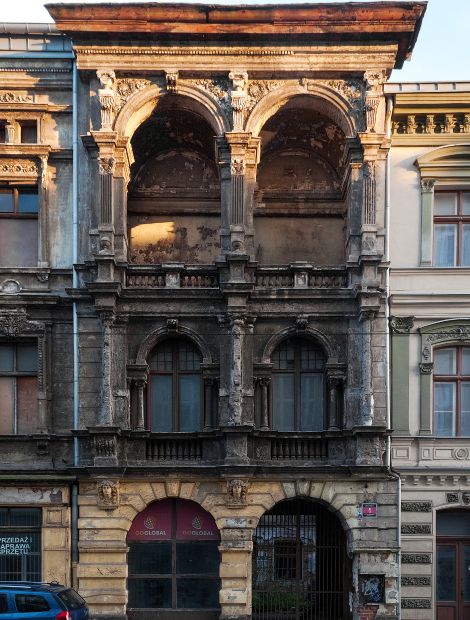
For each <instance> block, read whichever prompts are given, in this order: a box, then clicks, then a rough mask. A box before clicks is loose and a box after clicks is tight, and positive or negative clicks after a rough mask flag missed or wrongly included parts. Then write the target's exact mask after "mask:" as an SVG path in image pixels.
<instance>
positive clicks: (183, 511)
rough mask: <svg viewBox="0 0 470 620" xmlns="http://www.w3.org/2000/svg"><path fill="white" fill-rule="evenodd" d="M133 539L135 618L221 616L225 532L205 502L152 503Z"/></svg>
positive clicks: (131, 604) (131, 601)
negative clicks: (223, 537) (221, 535)
mask: <svg viewBox="0 0 470 620" xmlns="http://www.w3.org/2000/svg"><path fill="white" fill-rule="evenodd" d="M127 543H128V546H129V554H128V568H129V573H128V574H129V577H128V592H129V602H128V615H129V618H135V619H140V618H144V617H145V618H150V617H152V618H153V617H155V618H163V617H166V616H169V615H171V616H173V615H182V613H183V612H184V613H187V614H188V618H189V616H191V618H196V617H197V618H201V619H202V618H204V619H206V620H208V619H211V620H213V619H215V618H216V617H217V615H218V610H219V590H220V578H219V564H220V552H219V544H220V535H219V530H218V528H217V526H216V524H215V521H214V519H213V517H212V516H211V515H210V514H209V513H208V512H206V511H205V510H204V509H203V508H201V506H199V504H196V503H195V502H191V501H188V500H179V499H164V500H161V501H159V502H155V503H153V504H151V505H150V506H148V507H147V508H146V509H145V510H143V511H142V512H141V513H140V514H138V515H137V517H136V518H135V519H134V521H133V523H132V525H131V528H130V530H129V533H128V535H127Z"/></svg>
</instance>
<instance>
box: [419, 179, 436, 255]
mask: <svg viewBox="0 0 470 620" xmlns="http://www.w3.org/2000/svg"><path fill="white" fill-rule="evenodd" d="M434 183H435V181H434V179H421V254H420V265H421V267H430V266H431V265H432V238H433V234H432V233H433V226H432V215H433V203H434Z"/></svg>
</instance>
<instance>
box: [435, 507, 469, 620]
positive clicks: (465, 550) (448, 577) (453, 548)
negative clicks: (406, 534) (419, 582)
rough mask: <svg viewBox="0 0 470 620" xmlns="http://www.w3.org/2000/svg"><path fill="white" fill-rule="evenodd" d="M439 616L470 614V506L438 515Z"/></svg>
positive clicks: (459, 619)
mask: <svg viewBox="0 0 470 620" xmlns="http://www.w3.org/2000/svg"><path fill="white" fill-rule="evenodd" d="M436 534H437V541H436V555H437V566H436V618H437V620H467V619H468V618H470V510H465V509H463V510H462V509H460V510H459V509H457V510H442V511H439V512H438V513H437V516H436Z"/></svg>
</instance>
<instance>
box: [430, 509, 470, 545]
mask: <svg viewBox="0 0 470 620" xmlns="http://www.w3.org/2000/svg"><path fill="white" fill-rule="evenodd" d="M436 534H437V536H456V537H457V536H459V537H461V538H469V537H470V519H469V518H468V512H467V510H466V509H465V508H464V509H463V510H458V509H457V510H438V511H437V512H436Z"/></svg>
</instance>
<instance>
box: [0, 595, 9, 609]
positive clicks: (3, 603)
mask: <svg viewBox="0 0 470 620" xmlns="http://www.w3.org/2000/svg"><path fill="white" fill-rule="evenodd" d="M7 612H8V599H7V595H6V594H0V614H6V613H7Z"/></svg>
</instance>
